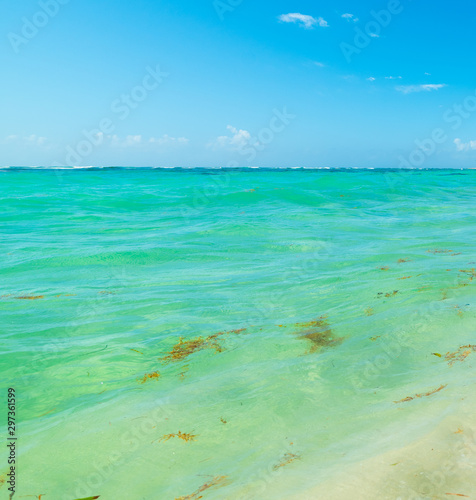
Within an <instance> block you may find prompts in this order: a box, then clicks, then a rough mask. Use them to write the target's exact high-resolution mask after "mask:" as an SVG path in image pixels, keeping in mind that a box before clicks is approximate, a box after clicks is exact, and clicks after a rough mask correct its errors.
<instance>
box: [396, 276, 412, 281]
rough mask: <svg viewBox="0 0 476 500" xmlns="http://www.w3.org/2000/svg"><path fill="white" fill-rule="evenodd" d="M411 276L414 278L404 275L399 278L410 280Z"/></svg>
mask: <svg viewBox="0 0 476 500" xmlns="http://www.w3.org/2000/svg"><path fill="white" fill-rule="evenodd" d="M410 278H413V276H403V278H398V279H399V280H409V279H410Z"/></svg>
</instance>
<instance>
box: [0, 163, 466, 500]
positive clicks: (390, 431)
mask: <svg viewBox="0 0 476 500" xmlns="http://www.w3.org/2000/svg"><path fill="white" fill-rule="evenodd" d="M475 200H476V170H434V171H431V170H409V171H404V170H378V169H376V170H358V169H355V170H352V169H351V170H339V169H337V170H329V169H283V170H272V169H230V170H226V169H134V168H102V169H101V168H85V169H54V170H53V169H27V168H1V169H0V204H1V212H0V220H1V223H0V248H1V256H2V258H1V260H0V295H1V297H0V312H1V318H2V320H1V322H0V345H1V351H0V352H1V354H0V380H1V381H2V384H1V387H0V389H1V390H2V391H3V394H2V397H1V400H2V401H3V402H4V404H3V410H0V412H2V413H3V416H2V417H1V418H0V432H1V434H2V436H3V437H2V442H5V439H4V437H5V436H6V434H7V426H6V415H7V408H6V397H7V389H8V388H9V387H11V388H14V389H15V392H16V400H17V407H16V419H17V425H16V435H17V437H18V440H17V446H16V453H17V456H16V494H15V497H14V498H15V499H20V498H31V499H35V498H37V499H41V500H75V499H79V498H87V497H90V496H96V495H99V498H100V500H117V499H124V500H144V499H146V500H174V499H180V500H185V499H187V500H195V499H199V498H203V499H204V500H214V499H215V500H216V499H232V500H241V499H243V500H248V499H251V500H255V499H256V500H267V499H273V500H274V499H277V500H281V499H291V498H293V499H305V500H307V499H314V498H316V499H323V500H335V499H340V498H342V499H344V498H346V499H352V500H354V499H360V498H362V499H366V500H373V499H379V500H382V499H400V500H418V499H425V500H426V499H440V498H441V499H443V498H444V499H447V500H448V499H451V498H457V497H456V496H450V495H466V497H468V498H473V499H474V498H476V483H475V476H476V475H475V468H474V467H475V463H476V462H475V457H476V444H475V436H476V427H475V418H474V415H475V414H476V404H475V395H474V393H475V392H476V391H475V390H474V387H475V381H476V372H475V366H476V345H475V344H476V321H475V317H476V286H475V285H476V270H475V269H476V235H475V228H476V208H475ZM0 414H1V413H0ZM438 447H440V448H438ZM7 451H8V450H7V449H6V448H4V451H3V452H2V455H1V460H0V496H1V498H2V499H3V498H5V499H6V498H8V490H7V488H8V486H9V485H8V483H7V482H6V481H7V476H6V473H7V472H8V470H9V466H8V465H7V460H6V459H7ZM348 491H351V493H350V494H349V493H348ZM346 492H347V493H346ZM40 495H41V497H40ZM349 495H350V496H349Z"/></svg>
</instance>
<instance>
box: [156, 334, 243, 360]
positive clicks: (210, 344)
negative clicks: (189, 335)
mask: <svg viewBox="0 0 476 500" xmlns="http://www.w3.org/2000/svg"><path fill="white" fill-rule="evenodd" d="M245 330H246V328H240V329H238V330H230V331H228V332H218V333H214V334H213V335H209V336H208V337H202V336H200V337H196V338H194V339H191V340H185V339H184V338H183V337H180V339H179V341H178V343H177V344H175V345H174V346H173V348H172V350H171V351H170V352H169V353H168V354H167V355H166V356H164V357H162V358H161V360H162V362H170V361H174V362H175V361H182V360H183V359H186V358H188V356H190V355H192V354H193V353H195V352H198V351H203V350H205V349H214V350H215V351H216V352H223V350H224V348H223V347H222V346H221V344H220V342H219V337H222V336H223V335H230V334H231V333H234V334H236V335H238V334H240V333H241V332H244V331H245Z"/></svg>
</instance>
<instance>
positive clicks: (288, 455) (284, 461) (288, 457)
mask: <svg viewBox="0 0 476 500" xmlns="http://www.w3.org/2000/svg"><path fill="white" fill-rule="evenodd" d="M300 458H301V457H300V456H299V455H295V454H294V453H286V454H285V455H284V456H283V458H282V459H281V460H280V461H279V462H278V463H277V464H276V465H274V466H273V470H278V469H279V468H280V467H285V466H286V465H289V464H290V463H291V462H294V461H295V460H299V459H300Z"/></svg>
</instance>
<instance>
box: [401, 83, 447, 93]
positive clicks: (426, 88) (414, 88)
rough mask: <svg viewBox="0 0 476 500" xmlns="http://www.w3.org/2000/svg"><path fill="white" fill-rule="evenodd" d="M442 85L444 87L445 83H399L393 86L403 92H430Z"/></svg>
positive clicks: (440, 87)
mask: <svg viewBox="0 0 476 500" xmlns="http://www.w3.org/2000/svg"><path fill="white" fill-rule="evenodd" d="M444 87H446V84H445V83H427V84H424V85H400V86H398V87H395V88H396V89H397V90H398V91H399V92H403V93H404V94H411V93H413V92H431V91H432V90H440V89H442V88H444Z"/></svg>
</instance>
